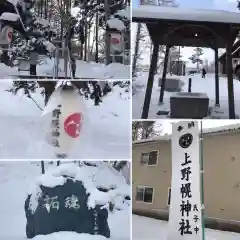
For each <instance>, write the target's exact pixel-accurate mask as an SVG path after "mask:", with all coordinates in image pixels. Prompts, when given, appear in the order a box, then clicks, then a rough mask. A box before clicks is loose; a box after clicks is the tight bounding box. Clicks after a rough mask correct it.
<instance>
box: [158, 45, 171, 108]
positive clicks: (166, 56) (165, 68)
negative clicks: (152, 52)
mask: <svg viewBox="0 0 240 240" xmlns="http://www.w3.org/2000/svg"><path fill="white" fill-rule="evenodd" d="M169 50H170V46H169V45H167V46H166V53H165V58H164V66H163V74H162V82H161V90H160V96H159V103H162V102H163V97H164V90H165V82H166V75H167V65H168V57H169Z"/></svg>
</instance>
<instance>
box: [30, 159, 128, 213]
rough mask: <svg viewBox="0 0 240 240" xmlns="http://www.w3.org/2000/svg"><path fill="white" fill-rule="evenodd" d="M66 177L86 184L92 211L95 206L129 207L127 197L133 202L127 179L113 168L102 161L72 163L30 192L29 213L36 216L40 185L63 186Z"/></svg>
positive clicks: (48, 175) (46, 176)
mask: <svg viewBox="0 0 240 240" xmlns="http://www.w3.org/2000/svg"><path fill="white" fill-rule="evenodd" d="M106 176H108V178H106ZM67 178H71V179H72V180H73V181H81V182H82V183H83V185H84V187H85V188H86V191H87V193H89V194H90V196H89V198H88V207H89V208H95V206H96V205H105V206H106V207H109V204H110V203H111V204H113V205H114V206H115V207H116V208H117V209H119V210H120V209H124V208H125V205H126V204H129V203H128V202H126V197H127V198H128V199H129V200H130V190H131V189H130V186H129V185H128V184H127V183H126V181H125V179H124V176H123V175H122V174H121V173H120V172H117V171H116V170H115V169H113V168H112V167H111V166H110V165H108V164H107V163H103V162H100V163H98V164H97V163H95V164H93V163H91V164H90V163H89V164H83V165H81V166H77V165H76V164H74V163H70V164H62V165H60V166H59V167H56V168H54V169H52V170H50V171H48V172H46V173H45V174H44V175H42V176H40V177H39V178H38V179H37V180H36V182H35V184H34V185H33V186H32V187H31V189H30V191H29V192H28V194H30V195H31V198H30V203H31V204H30V210H31V211H32V212H33V213H34V212H35V210H36V207H37V205H38V204H37V202H38V197H39V196H41V189H40V186H45V187H50V188H53V187H56V186H59V185H60V186H62V185H63V184H64V183H65V181H66V180H67ZM109 179H111V181H109ZM101 189H102V190H101Z"/></svg>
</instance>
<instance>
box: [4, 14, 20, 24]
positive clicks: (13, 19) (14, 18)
mask: <svg viewBox="0 0 240 240" xmlns="http://www.w3.org/2000/svg"><path fill="white" fill-rule="evenodd" d="M19 18H20V16H19V15H18V14H16V13H9V12H4V13H3V14H2V15H1V16H0V20H5V21H11V22H16V21H17V20H18V19H19Z"/></svg>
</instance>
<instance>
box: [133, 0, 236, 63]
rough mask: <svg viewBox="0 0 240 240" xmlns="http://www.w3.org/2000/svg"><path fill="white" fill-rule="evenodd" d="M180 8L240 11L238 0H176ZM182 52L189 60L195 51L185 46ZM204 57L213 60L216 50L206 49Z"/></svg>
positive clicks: (147, 60)
mask: <svg viewBox="0 0 240 240" xmlns="http://www.w3.org/2000/svg"><path fill="white" fill-rule="evenodd" d="M139 2H140V0H132V6H133V8H134V7H138V6H139ZM176 2H177V3H178V5H179V8H198V9H204V8H205V9H215V10H225V11H231V12H240V11H239V10H238V9H237V7H236V6H237V0H176ZM136 26H137V25H136V24H135V23H133V24H132V29H133V31H132V33H133V37H132V39H133V41H134V39H135V35H136ZM181 53H182V56H183V59H184V60H187V59H188V57H190V56H191V55H192V53H193V48H189V47H185V48H182V49H181ZM202 58H203V59H208V62H213V60H214V52H213V50H211V49H204V55H203V56H202ZM143 63H144V64H148V63H149V52H145V53H144V60H143Z"/></svg>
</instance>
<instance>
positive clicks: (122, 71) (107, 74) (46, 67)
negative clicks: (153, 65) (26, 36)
mask: <svg viewBox="0 0 240 240" xmlns="http://www.w3.org/2000/svg"><path fill="white" fill-rule="evenodd" d="M53 66H54V59H49V58H45V59H44V62H43V64H41V65H38V66H37V75H48V76H53ZM76 66H77V68H76V77H80V78H90V79H96V80H103V79H116V80H120V81H121V80H129V79H130V65H123V64H120V63H112V64H109V65H108V66H106V65H104V64H102V63H95V62H85V61H81V60H77V61H76ZM63 70H64V61H63V59H60V61H59V76H65V73H64V71H63ZM12 75H14V76H16V75H29V72H26V71H22V72H18V68H17V67H13V68H11V67H8V66H6V65H5V64H3V63H0V78H3V79H5V78H6V79H7V78H11V76H12ZM68 76H69V70H68Z"/></svg>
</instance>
